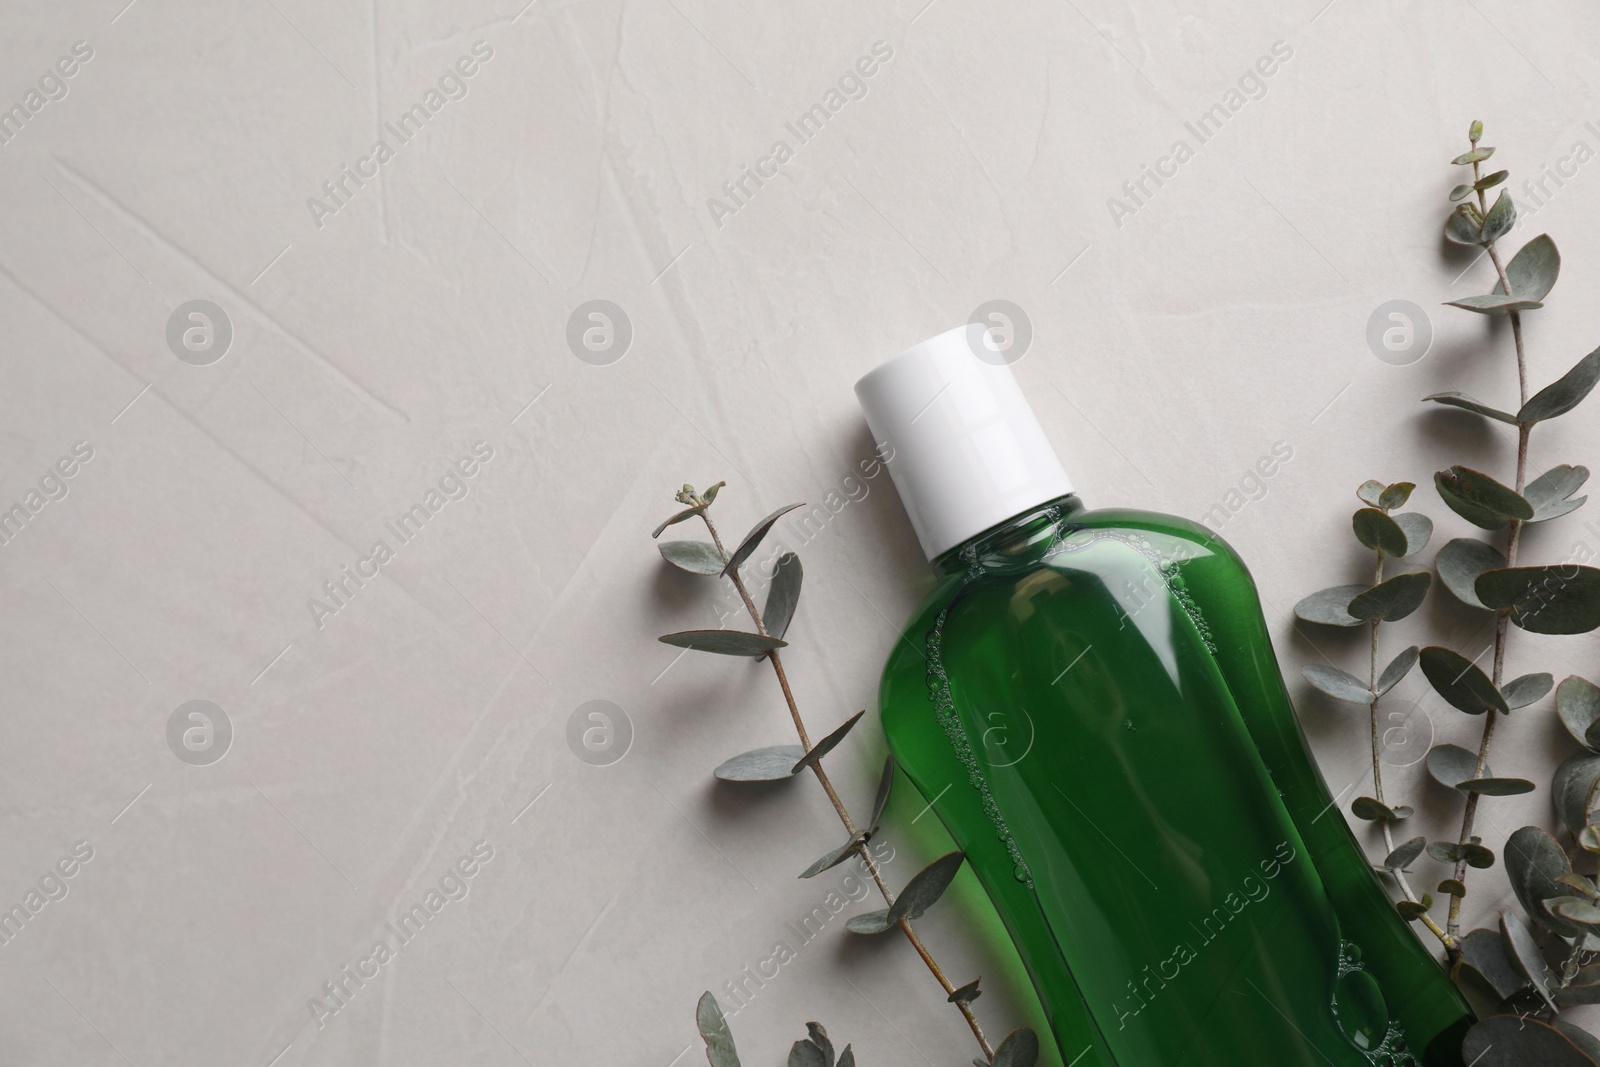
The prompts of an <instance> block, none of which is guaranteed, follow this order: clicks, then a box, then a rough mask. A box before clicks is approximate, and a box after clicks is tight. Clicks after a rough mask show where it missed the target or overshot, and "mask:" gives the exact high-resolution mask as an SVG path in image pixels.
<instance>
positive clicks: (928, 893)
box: [889, 852, 967, 926]
mask: <svg viewBox="0 0 1600 1067" xmlns="http://www.w3.org/2000/svg"><path fill="white" fill-rule="evenodd" d="M966 858H967V854H966V853H965V852H947V853H946V854H944V855H943V856H940V857H939V858H938V859H936V860H934V861H933V862H932V863H930V864H928V865H927V866H926V867H924V868H922V870H920V871H918V872H917V873H916V874H914V875H912V876H911V881H909V882H907V883H906V887H905V888H904V889H902V890H900V895H899V896H897V897H895V898H894V903H893V904H891V905H890V906H889V924H890V925H891V926H892V925H894V924H895V923H897V922H899V921H900V920H901V919H907V920H910V919H917V918H921V917H922V913H923V912H925V911H927V910H928V909H929V908H931V907H933V905H934V904H935V903H937V902H938V900H939V898H940V897H941V896H943V895H944V891H945V890H946V889H948V888H950V883H951V882H953V881H955V877H956V872H957V871H959V870H961V864H962V862H963V861H964V860H966Z"/></svg>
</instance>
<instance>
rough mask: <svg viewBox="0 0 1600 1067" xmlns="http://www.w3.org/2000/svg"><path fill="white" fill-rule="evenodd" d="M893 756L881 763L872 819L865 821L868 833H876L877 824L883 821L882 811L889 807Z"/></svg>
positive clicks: (892, 786) (892, 780) (892, 781)
mask: <svg viewBox="0 0 1600 1067" xmlns="http://www.w3.org/2000/svg"><path fill="white" fill-rule="evenodd" d="M894 768H895V762H894V754H893V753H891V754H890V755H889V756H888V757H887V758H886V759H884V761H883V774H881V775H879V777H878V795H877V796H876V797H874V798H873V801H872V818H870V819H868V820H867V827H868V830H867V832H868V833H877V832H878V823H880V822H882V821H883V809H885V808H887V807H888V806H889V792H890V790H891V789H893V788H894Z"/></svg>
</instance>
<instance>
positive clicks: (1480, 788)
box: [1456, 778, 1537, 797]
mask: <svg viewBox="0 0 1600 1067" xmlns="http://www.w3.org/2000/svg"><path fill="white" fill-rule="evenodd" d="M1456 788H1457V789H1459V790H1461V791H1462V792H1463V793H1481V794H1482V795H1483V796H1486V797H1515V796H1521V795H1522V794H1523V793H1531V792H1533V791H1534V789H1535V788H1537V787H1536V786H1535V785H1534V784H1533V783H1532V782H1530V781H1528V780H1527V779H1526V778H1468V779H1467V780H1466V781H1464V782H1457V783H1456Z"/></svg>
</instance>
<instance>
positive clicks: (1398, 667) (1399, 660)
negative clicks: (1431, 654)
mask: <svg viewBox="0 0 1600 1067" xmlns="http://www.w3.org/2000/svg"><path fill="white" fill-rule="evenodd" d="M1416 665H1417V646H1416V645H1412V646H1411V647H1410V648H1408V649H1406V650H1405V651H1404V652H1402V653H1400V654H1399V655H1398V656H1396V657H1395V658H1394V659H1392V660H1390V661H1389V665H1388V666H1387V667H1385V668H1384V669H1383V673H1382V674H1380V675H1378V688H1377V693H1378V695H1379V696H1383V694H1385V693H1387V692H1388V691H1389V690H1391V689H1393V688H1394V687H1395V686H1397V685H1399V684H1400V680H1401V679H1402V678H1404V677H1405V676H1406V675H1408V674H1410V673H1411V668H1412V667H1415V666H1416Z"/></svg>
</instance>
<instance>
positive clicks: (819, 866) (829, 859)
mask: <svg viewBox="0 0 1600 1067" xmlns="http://www.w3.org/2000/svg"><path fill="white" fill-rule="evenodd" d="M871 836H872V834H871V832H870V831H867V830H858V831H856V832H855V833H854V834H852V835H851V836H850V840H848V841H846V842H845V843H844V844H842V845H840V846H839V847H838V848H836V849H833V850H832V851H829V852H824V853H823V854H822V855H821V856H818V857H817V860H816V862H815V863H813V864H812V865H811V866H809V867H807V868H806V869H805V870H803V871H801V872H800V877H801V878H815V877H816V876H817V875H819V874H821V873H822V872H823V871H830V870H832V869H833V868H835V867H837V866H839V864H841V863H843V862H844V861H845V860H847V859H849V858H850V856H851V855H852V854H854V852H855V851H856V849H857V848H859V847H860V846H861V843H862V842H863V841H865V840H866V839H867V838H868V837H871Z"/></svg>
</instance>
